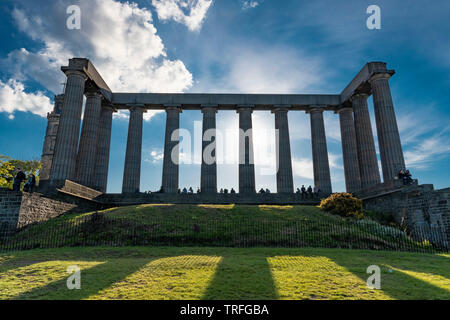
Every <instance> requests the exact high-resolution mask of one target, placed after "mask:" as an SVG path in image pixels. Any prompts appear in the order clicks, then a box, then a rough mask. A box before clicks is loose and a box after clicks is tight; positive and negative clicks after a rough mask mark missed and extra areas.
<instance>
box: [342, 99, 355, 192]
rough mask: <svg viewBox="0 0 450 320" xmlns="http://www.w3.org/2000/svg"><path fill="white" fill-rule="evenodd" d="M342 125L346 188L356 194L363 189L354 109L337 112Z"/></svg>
mask: <svg viewBox="0 0 450 320" xmlns="http://www.w3.org/2000/svg"><path fill="white" fill-rule="evenodd" d="M337 113H338V114H339V121H340V125H341V141H342V154H343V158H344V173H345V186H346V189H347V192H349V193H354V192H356V191H359V190H360V189H361V177H360V174H359V160H358V149H357V146H356V132H355V124H354V121H353V109H352V108H342V109H339V110H338V111H337Z"/></svg>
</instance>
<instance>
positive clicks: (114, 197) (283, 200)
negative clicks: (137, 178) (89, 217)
mask: <svg viewBox="0 0 450 320" xmlns="http://www.w3.org/2000/svg"><path fill="white" fill-rule="evenodd" d="M96 200H97V201H99V202H101V203H103V204H104V205H108V206H125V205H138V204H146V203H171V204H253V205H261V204H266V205H295V204H296V205H318V204H319V202H320V199H319V198H318V197H317V198H314V199H311V198H308V197H307V198H305V199H303V198H302V196H301V195H299V194H278V193H266V194H256V193H255V194H237V193H236V194H231V193H228V194H224V193H218V194H197V193H194V194H169V193H151V194H144V193H138V194H103V195H102V196H100V197H98V198H96Z"/></svg>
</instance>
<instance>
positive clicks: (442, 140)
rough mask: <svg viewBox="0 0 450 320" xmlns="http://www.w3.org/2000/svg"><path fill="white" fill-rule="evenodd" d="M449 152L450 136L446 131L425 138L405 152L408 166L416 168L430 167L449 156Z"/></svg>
mask: <svg viewBox="0 0 450 320" xmlns="http://www.w3.org/2000/svg"><path fill="white" fill-rule="evenodd" d="M449 153H450V142H449V137H448V136H445V134H444V132H443V133H438V134H435V135H433V136H431V137H429V138H425V139H423V140H422V141H421V142H420V143H418V144H417V145H416V146H415V147H413V148H410V149H409V150H407V151H405V152H404V154H405V162H406V166H407V167H410V168H415V169H424V168H428V167H429V166H430V165H431V164H432V163H433V162H435V161H436V160H439V159H442V158H443V157H448V155H449Z"/></svg>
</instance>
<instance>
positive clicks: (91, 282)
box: [13, 259, 155, 300]
mask: <svg viewBox="0 0 450 320" xmlns="http://www.w3.org/2000/svg"><path fill="white" fill-rule="evenodd" d="M153 260H155V259H136V260H134V263H133V264H131V263H129V261H125V262H124V263H120V261H117V260H111V261H106V262H105V263H102V264H100V265H97V266H95V267H92V268H89V269H83V270H82V271H81V273H82V276H81V289H80V290H69V289H67V277H68V276H67V277H64V279H62V280H59V281H55V282H52V283H50V284H48V285H46V286H43V287H39V288H36V289H34V290H31V291H27V292H24V293H23V294H21V295H19V296H16V297H14V298H13V299H14V300H35V299H39V300H53V299H58V300H59V299H64V300H82V299H87V298H89V297H91V296H93V295H95V294H97V293H98V292H100V291H102V290H103V289H106V288H108V287H110V286H111V285H113V284H114V283H116V282H119V281H122V280H123V279H125V278H126V277H127V276H129V275H130V274H132V273H134V272H136V271H138V270H139V269H141V268H142V267H144V266H145V265H146V264H148V263H149V262H151V261H153Z"/></svg>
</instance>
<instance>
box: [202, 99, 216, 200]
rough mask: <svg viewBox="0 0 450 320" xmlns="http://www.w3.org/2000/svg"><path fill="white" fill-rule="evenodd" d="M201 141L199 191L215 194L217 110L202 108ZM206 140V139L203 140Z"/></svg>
mask: <svg viewBox="0 0 450 320" xmlns="http://www.w3.org/2000/svg"><path fill="white" fill-rule="evenodd" d="M202 113H203V139H202V140H203V141H202V168H201V179H200V180H201V181H200V190H201V192H202V193H217V155H216V113H217V108H212V107H206V108H202ZM205 138H206V139H205Z"/></svg>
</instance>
